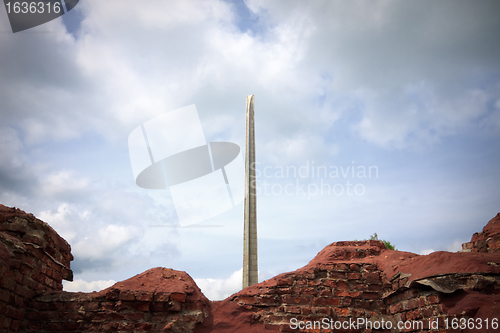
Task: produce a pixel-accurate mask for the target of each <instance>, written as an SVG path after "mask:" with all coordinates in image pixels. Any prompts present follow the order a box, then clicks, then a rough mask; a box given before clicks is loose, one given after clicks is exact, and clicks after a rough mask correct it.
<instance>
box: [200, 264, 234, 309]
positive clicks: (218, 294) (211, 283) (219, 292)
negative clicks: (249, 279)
mask: <svg viewBox="0 0 500 333" xmlns="http://www.w3.org/2000/svg"><path fill="white" fill-rule="evenodd" d="M194 280H195V282H196V284H197V285H198V287H200V289H201V291H202V292H203V294H204V295H205V296H206V297H207V298H208V299H210V300H213V301H215V300H222V299H225V298H226V297H228V296H231V295H232V294H234V293H236V292H238V291H240V290H241V288H242V282H243V268H242V269H240V270H238V271H236V272H234V273H233V274H231V276H230V277H228V278H227V279H194Z"/></svg>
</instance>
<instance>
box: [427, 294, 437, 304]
mask: <svg viewBox="0 0 500 333" xmlns="http://www.w3.org/2000/svg"><path fill="white" fill-rule="evenodd" d="M439 302H440V301H439V296H438V295H430V296H428V297H427V304H437V303H439Z"/></svg>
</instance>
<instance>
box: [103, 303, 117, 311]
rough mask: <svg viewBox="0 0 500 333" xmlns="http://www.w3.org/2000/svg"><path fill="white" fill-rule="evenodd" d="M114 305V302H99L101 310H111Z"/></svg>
mask: <svg viewBox="0 0 500 333" xmlns="http://www.w3.org/2000/svg"><path fill="white" fill-rule="evenodd" d="M114 306H115V302H101V309H102V310H112V309H113V307H114Z"/></svg>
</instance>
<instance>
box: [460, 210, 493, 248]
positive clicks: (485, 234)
mask: <svg viewBox="0 0 500 333" xmlns="http://www.w3.org/2000/svg"><path fill="white" fill-rule="evenodd" d="M462 251H465V252H483V253H500V213H498V214H497V216H495V217H494V218H492V219H491V220H490V221H489V222H488V224H486V226H484V228H483V230H482V231H480V232H476V233H475V234H474V235H472V238H471V241H470V242H468V243H464V244H462Z"/></svg>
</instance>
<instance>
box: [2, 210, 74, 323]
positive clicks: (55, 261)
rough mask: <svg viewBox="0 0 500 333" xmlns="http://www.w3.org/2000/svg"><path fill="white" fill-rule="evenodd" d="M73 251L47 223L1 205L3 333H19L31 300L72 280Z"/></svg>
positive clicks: (58, 288) (60, 288) (60, 287)
mask: <svg viewBox="0 0 500 333" xmlns="http://www.w3.org/2000/svg"><path fill="white" fill-rule="evenodd" d="M71 260H73V256H72V255H71V248H70V246H69V245H68V243H67V242H66V241H65V240H64V239H62V238H61V237H60V236H59V235H58V234H57V233H56V232H55V231H54V230H53V229H52V228H51V227H50V226H49V225H48V224H47V223H45V222H43V221H40V220H38V219H36V218H35V217H34V216H33V215H31V214H26V213H24V212H23V211H21V210H19V209H15V208H8V207H5V206H3V205H0V331H2V332H18V331H19V327H20V325H21V322H22V321H23V319H24V315H25V309H26V307H27V306H28V304H29V301H30V300H31V299H32V298H33V297H34V296H36V295H41V294H44V293H47V292H51V291H56V290H62V280H63V279H69V280H71V279H72V276H73V273H72V272H71V270H70V269H69V264H70V261H71Z"/></svg>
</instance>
